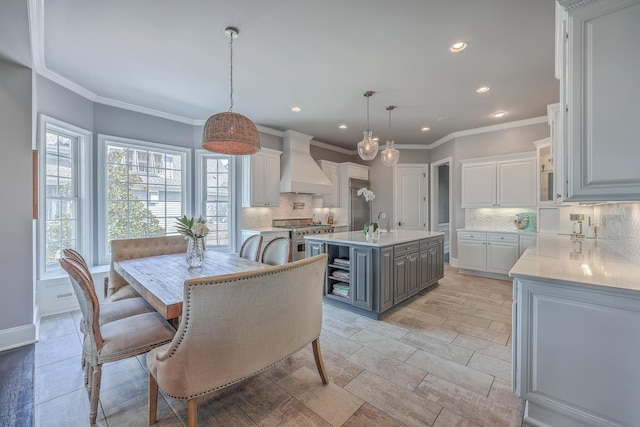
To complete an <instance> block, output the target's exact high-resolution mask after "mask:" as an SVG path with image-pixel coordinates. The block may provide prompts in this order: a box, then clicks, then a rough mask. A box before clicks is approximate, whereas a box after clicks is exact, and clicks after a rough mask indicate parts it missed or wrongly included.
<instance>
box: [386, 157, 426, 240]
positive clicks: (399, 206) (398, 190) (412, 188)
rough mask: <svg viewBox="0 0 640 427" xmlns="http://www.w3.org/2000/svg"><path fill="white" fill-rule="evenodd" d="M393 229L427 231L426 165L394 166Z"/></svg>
mask: <svg viewBox="0 0 640 427" xmlns="http://www.w3.org/2000/svg"><path fill="white" fill-rule="evenodd" d="M393 182H394V191H393V206H394V213H393V217H394V218H395V221H396V223H395V224H394V228H403V229H407V230H426V229H427V165H420V164H400V165H396V166H394V177H393Z"/></svg>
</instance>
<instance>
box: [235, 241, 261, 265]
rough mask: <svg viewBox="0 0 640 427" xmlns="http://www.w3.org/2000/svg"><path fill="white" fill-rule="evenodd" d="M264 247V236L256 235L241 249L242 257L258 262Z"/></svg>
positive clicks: (245, 242)
mask: <svg viewBox="0 0 640 427" xmlns="http://www.w3.org/2000/svg"><path fill="white" fill-rule="evenodd" d="M261 247H262V236H261V235H259V234H256V235H255V236H251V237H249V238H248V239H247V240H245V241H244V243H243V244H242V247H241V248H240V254H239V255H240V257H241V258H246V259H250V260H252V261H258V259H259V257H260V248H261Z"/></svg>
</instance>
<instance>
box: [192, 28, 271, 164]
mask: <svg viewBox="0 0 640 427" xmlns="http://www.w3.org/2000/svg"><path fill="white" fill-rule="evenodd" d="M224 33H225V34H226V35H227V37H229V50H230V52H231V54H230V63H231V67H230V68H231V91H230V96H229V98H230V101H231V105H230V106H229V111H227V112H226V113H218V114H215V115H213V116H211V117H209V119H208V120H207V122H206V123H205V125H204V131H203V133H202V148H204V149H205V150H207V151H211V152H214V153H221V154H231V155H239V156H242V155H248V154H253V153H255V152H257V151H260V136H259V135H258V129H256V125H255V124H254V123H253V122H252V121H251V120H249V119H248V118H247V117H245V116H243V115H242V114H238V113H234V112H233V111H232V110H233V39H235V38H237V37H238V33H239V31H238V29H237V28H235V27H227V28H225V30H224Z"/></svg>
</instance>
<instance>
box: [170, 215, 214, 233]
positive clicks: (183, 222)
mask: <svg viewBox="0 0 640 427" xmlns="http://www.w3.org/2000/svg"><path fill="white" fill-rule="evenodd" d="M176 220H177V224H176V229H177V230H178V233H180V234H184V236H185V237H191V238H194V239H200V238H202V237H207V234H209V227H207V224H206V221H205V219H204V218H202V217H200V218H198V219H194V218H193V217H191V218H187V216H186V215H184V216H183V217H182V218H176Z"/></svg>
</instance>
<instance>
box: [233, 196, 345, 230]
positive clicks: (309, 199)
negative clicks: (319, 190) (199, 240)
mask: <svg viewBox="0 0 640 427" xmlns="http://www.w3.org/2000/svg"><path fill="white" fill-rule="evenodd" d="M294 203H295V204H296V206H297V207H302V208H301V209H294ZM317 206H321V200H319V199H318V198H317V197H314V196H312V195H310V194H295V193H281V194H280V206H278V207H274V208H267V207H260V208H242V228H243V229H245V230H255V229H260V228H268V227H271V220H273V219H280V218H315V219H316V220H317V221H321V222H322V223H323V224H324V223H326V221H327V214H328V213H329V209H328V208H320V207H317ZM332 211H333V213H334V219H335V221H336V223H338V222H341V221H343V220H344V218H343V216H345V215H346V214H345V211H344V209H340V208H334V209H332Z"/></svg>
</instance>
